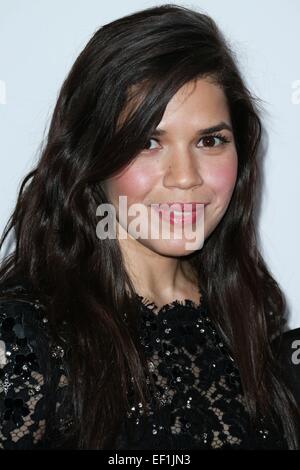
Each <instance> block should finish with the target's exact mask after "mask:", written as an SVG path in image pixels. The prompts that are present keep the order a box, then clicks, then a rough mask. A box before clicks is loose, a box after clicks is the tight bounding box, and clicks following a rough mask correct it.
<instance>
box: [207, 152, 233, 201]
mask: <svg viewBox="0 0 300 470" xmlns="http://www.w3.org/2000/svg"><path fill="white" fill-rule="evenodd" d="M207 175H208V184H209V186H210V187H211V189H212V190H213V192H214V193H215V195H216V196H217V197H218V198H219V199H222V200H223V199H227V198H229V197H230V196H231V195H232V192H233V189H234V186H235V182H236V177H237V159H236V158H231V159H229V160H226V161H224V162H219V164H218V165H216V166H215V167H213V168H210V169H209V171H208V172H207Z"/></svg>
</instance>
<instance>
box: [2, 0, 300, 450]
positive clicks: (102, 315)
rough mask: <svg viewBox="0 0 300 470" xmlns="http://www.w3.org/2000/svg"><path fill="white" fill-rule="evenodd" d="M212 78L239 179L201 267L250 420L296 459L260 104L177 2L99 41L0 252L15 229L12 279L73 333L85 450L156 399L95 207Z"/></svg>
mask: <svg viewBox="0 0 300 470" xmlns="http://www.w3.org/2000/svg"><path fill="white" fill-rule="evenodd" d="M206 77H209V78H211V79H212V80H213V81H214V82H215V83H216V84H218V85H219V86H220V87H222V89H223V91H224V93H225V95H226V98H227V102H228V106H229V111H230V116H231V120H232V125H233V131H234V137H235V142H236V148H237V153H238V174H237V182H236V186H235V189H234V192H233V194H232V199H231V201H230V204H229V207H228V209H227V212H226V214H225V215H224V217H223V218H222V220H221V221H220V223H219V224H218V226H217V227H216V228H215V230H214V231H213V232H212V233H211V234H210V235H209V237H208V238H207V239H206V240H205V243H204V245H203V247H202V249H201V250H199V251H196V252H194V253H192V254H191V255H189V262H190V265H191V267H192V268H193V269H194V270H195V273H196V274H197V278H198V280H199V285H200V286H201V289H202V291H203V292H204V293H205V294H206V298H207V302H208V308H209V312H210V316H211V318H212V320H213V321H214V323H215V326H216V328H217V329H218V330H219V332H220V333H221V335H222V337H223V338H224V341H225V343H226V344H227V346H228V348H229V349H230V351H231V354H232V356H233V357H234V359H235V362H236V364H237V366H238V368H239V371H240V376H241V382H242V387H243V391H244V394H245V399H246V404H247V409H248V412H249V415H250V417H251V420H252V421H253V422H254V421H255V420H256V418H257V413H258V412H259V411H262V412H263V413H264V414H268V415H269V416H271V417H272V419H273V417H274V416H275V417H277V418H279V423H280V425H281V426H282V429H283V431H284V433H285V435H286V438H287V441H288V446H289V448H290V449H296V448H297V446H298V445H299V440H298V439H299V436H297V432H298V431H297V425H296V420H297V419H298V418H299V411H298V409H297V405H296V401H295V398H294V397H293V394H292V392H291V391H290V390H289V389H288V387H287V385H286V384H285V383H284V381H283V378H282V376H281V374H280V368H279V361H278V358H277V357H276V354H274V352H273V350H272V339H273V338H274V337H276V336H278V335H281V334H282V331H283V325H284V321H285V320H284V313H285V299H284V295H283V293H282V291H281V289H280V287H279V285H278V284H277V282H276V281H275V279H274V278H273V277H272V275H271V273H270V271H269V270H268V268H267V266H266V263H265V262H264V260H263V257H262V255H261V254H260V251H259V248H258V243H257V238H256V232H255V223H254V209H255V202H256V197H257V194H258V192H259V184H260V181H259V176H260V174H259V165H258V163H259V155H260V154H259V148H260V143H261V141H262V123H261V118H260V111H259V105H258V99H256V98H255V97H254V96H253V94H251V93H250V91H249V89H248V88H247V86H246V84H245V81H244V79H243V78H242V75H241V72H240V71H239V69H238V65H237V60H236V58H235V57H234V53H233V51H232V50H231V48H230V46H229V44H228V42H227V40H226V39H225V38H224V36H223V34H222V33H221V32H220V30H219V29H218V27H217V25H216V23H215V22H214V20H213V19H211V18H210V17H209V16H207V15H206V14H203V13H200V12H197V11H193V10H190V9H188V8H185V7H182V6H177V5H174V4H165V5H160V6H157V7H151V8H148V9H145V10H142V11H138V12H135V13H134V14H130V15H127V16H125V17H122V18H120V19H117V20H116V21H113V22H111V23H109V24H106V25H104V26H102V27H100V29H98V30H97V31H96V32H95V33H94V34H93V36H92V37H91V39H90V40H89V41H88V43H87V45H86V46H85V47H84V49H83V50H82V52H81V53H80V55H79V56H78V58H77V59H76V61H75V63H74V65H73V66H72V68H71V70H70V72H69V74H68V76H67V77H66V79H65V80H64V82H63V84H62V87H61V89H60V92H59V96H58V99H57V102H56V106H55V109H54V112H53V115H52V119H51V122H50V126H49V131H48V133H47V137H46V139H45V142H44V144H43V146H42V148H41V155H40V157H39V160H38V162H37V164H36V166H35V168H34V169H33V170H32V171H31V172H30V173H29V174H27V176H26V177H25V178H24V179H23V181H22V184H21V187H20V190H19V194H18V199H17V202H16V206H15V208H14V210H13V212H12V215H11V217H10V218H9V220H8V222H7V224H6V227H5V229H4V232H3V235H2V239H1V244H0V247H2V245H3V243H4V240H5V239H6V237H7V235H8V233H9V232H10V231H11V230H12V229H14V232H15V239H16V246H15V249H14V251H13V252H12V253H10V254H9V255H7V256H6V257H5V258H4V260H3V261H2V266H1V271H0V281H1V282H4V281H5V280H7V279H10V278H12V277H13V276H16V275H20V276H23V277H24V278H26V279H27V280H28V281H29V282H30V285H31V286H32V289H33V291H34V292H35V293H37V294H38V295H39V297H40V299H41V300H42V301H43V302H44V304H45V305H46V308H47V315H48V317H49V320H50V322H49V323H50V326H51V329H52V331H53V334H54V336H55V337H56V338H57V341H64V337H63V335H62V333H61V326H62V324H63V322H65V321H67V322H68V324H69V328H70V330H69V333H70V335H69V337H68V346H69V353H70V354H68V356H67V357H68V361H69V362H68V368H69V377H68V379H69V381H70V392H69V393H70V394H71V398H70V399H69V402H71V403H72V406H73V409H72V410H73V411H72V413H73V417H74V426H73V427H72V431H71V435H72V436H73V438H74V439H75V441H76V445H77V446H78V448H83V449H84V448H96V449H105V448H113V445H114V442H115V439H116V435H117V432H118V429H119V426H120V423H121V420H122V418H123V417H124V415H125V413H126V410H127V409H128V403H129V401H128V397H129V396H130V394H131V393H134V394H135V395H136V396H137V397H138V399H139V400H140V401H142V402H143V403H144V404H145V403H146V401H147V390H146V376H147V372H146V362H145V358H144V357H143V353H142V351H141V350H140V349H141V348H140V347H139V343H138V340H137V334H136V333H137V330H136V320H137V319H136V315H137V313H136V305H135V304H134V302H132V299H133V298H134V294H135V290H134V286H133V284H132V282H131V279H130V277H129V275H128V272H127V270H126V265H125V262H124V259H123V256H122V252H121V250H120V246H119V243H118V240H112V239H105V240H104V239H103V240H99V239H98V238H97V237H96V225H97V223H98V221H99V219H98V218H97V216H96V209H97V207H98V206H99V205H100V204H102V203H109V202H110V201H109V200H108V199H107V197H106V194H105V192H104V190H103V188H102V185H101V183H102V182H103V181H105V180H106V179H107V178H110V177H112V175H114V174H117V173H118V172H119V171H120V170H121V169H123V168H125V167H126V166H127V165H128V164H129V162H131V161H132V160H133V159H134V158H135V157H136V156H137V155H138V153H139V152H140V151H141V149H143V148H144V146H145V143H146V142H147V140H148V139H149V138H150V136H151V134H152V132H153V130H154V129H155V128H156V126H157V125H158V124H159V122H160V121H161V118H162V116H163V113H164V110H165V108H166V106H167V104H168V102H169V100H170V99H171V98H172V96H173V95H174V94H175V93H176V91H177V90H179V88H180V87H182V86H183V85H184V84H186V83H187V82H190V81H194V80H197V79H199V78H206ZM125 110H126V111H127V112H126V113H125ZM128 110H130V112H128ZM124 312H126V319H125V320H124ZM274 419H275V418H274Z"/></svg>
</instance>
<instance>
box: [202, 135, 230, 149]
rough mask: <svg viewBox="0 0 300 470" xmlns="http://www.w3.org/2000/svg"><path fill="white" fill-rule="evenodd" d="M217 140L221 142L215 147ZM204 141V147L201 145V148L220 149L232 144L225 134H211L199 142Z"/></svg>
mask: <svg viewBox="0 0 300 470" xmlns="http://www.w3.org/2000/svg"><path fill="white" fill-rule="evenodd" d="M216 139H218V140H219V144H218V145H215V142H216ZM201 141H203V145H200V147H206V148H214V147H219V146H220V145H224V144H227V143H229V142H230V140H229V139H227V138H226V137H225V135H223V134H211V135H205V136H204V137H201V139H200V140H199V142H201Z"/></svg>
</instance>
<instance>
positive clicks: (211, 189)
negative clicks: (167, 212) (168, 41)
mask: <svg viewBox="0 0 300 470" xmlns="http://www.w3.org/2000/svg"><path fill="white" fill-rule="evenodd" d="M215 126H218V127H219V129H218V131H217V132H212V131H207V130H205V129H208V128H212V127H215ZM216 134H218V136H216ZM237 164H238V160H237V151H236V147H235V142H234V137H233V132H232V130H231V120H230V115H229V109H228V105H227V101H226V97H225V95H224V92H223V91H222V89H221V88H220V87H219V86H217V85H215V84H213V83H212V82H210V81H209V80H208V79H199V80H197V82H196V83H193V82H190V83H188V84H186V85H184V86H183V87H182V88H181V89H180V90H179V91H178V92H177V93H176V94H175V95H174V96H173V98H172V99H171V100H170V101H169V103H168V105H167V107H166V109H165V112H164V115H163V117H162V120H161V121H160V123H159V125H158V127H157V128H156V131H155V133H154V134H153V135H152V136H151V139H150V140H149V141H148V143H147V146H146V148H145V149H143V150H142V151H141V152H140V153H139V154H138V155H137V157H136V158H135V159H134V160H133V161H132V162H131V163H130V165H129V166H127V167H126V168H125V170H124V169H123V170H122V171H121V172H120V173H119V174H118V175H117V176H114V177H112V178H110V179H107V180H106V181H105V182H104V185H103V188H104V190H105V191H106V194H107V196H108V199H109V200H110V202H111V203H112V204H113V205H114V207H115V209H116V215H117V222H118V223H117V227H118V229H119V230H120V232H119V233H122V236H128V234H129V235H132V233H133V232H132V231H131V229H130V228H129V227H128V225H130V222H131V221H132V220H133V219H136V215H135V216H128V220H127V225H126V223H124V222H123V220H120V211H119V209H120V207H119V196H126V204H127V215H128V210H129V208H130V206H131V205H132V204H136V203H139V204H142V205H144V206H145V207H146V213H145V214H144V216H142V218H140V221H141V222H142V223H141V225H142V227H140V228H141V233H142V234H143V235H142V237H143V238H136V237H134V243H137V244H139V243H140V244H142V245H143V246H144V247H145V248H148V249H150V250H152V251H155V252H156V253H159V254H161V255H165V256H183V255H186V254H189V253H190V251H188V250H187V242H189V241H190V238H189V239H188V238H186V237H185V236H184V235H185V234H184V230H183V227H185V228H191V226H194V224H195V222H190V221H188V220H187V219H186V220H185V219H184V220H183V222H182V219H180V217H179V219H176V217H175V222H176V220H177V221H178V220H179V221H180V224H178V223H175V224H172V223H171V224H169V223H168V222H166V221H164V220H161V222H160V223H162V224H168V227H170V233H171V238H170V237H169V238H168V239H163V237H162V236H161V233H162V232H161V231H160V236H159V237H158V238H153V237H151V233H150V227H151V224H152V225H153V223H154V222H153V220H154V219H153V214H154V212H155V211H153V210H152V209H151V207H150V206H151V205H152V204H159V203H160V204H162V203H175V202H183V203H187V202H194V203H201V204H205V206H203V205H202V206H200V208H201V209H203V212H201V210H200V213H199V214H200V215H201V214H202V215H203V216H204V218H203V225H200V226H201V227H203V241H204V240H205V239H206V238H207V236H208V235H209V234H210V233H211V232H212V231H213V230H214V228H215V227H216V226H217V225H218V223H219V222H220V220H221V219H222V217H223V215H224V213H225V211H226V209H227V207H228V205H229V202H230V199H231V196H232V193H233V190H234V186H235V182H236V176H237ZM177 209H178V207H177ZM188 209H190V208H188ZM179 215H180V214H179ZM156 220H157V219H156ZM147 223H148V226H147ZM182 224H183V225H182ZM179 225H180V229H181V233H182V236H181V238H179V239H174V238H173V237H172V232H174V231H175V230H177V231H178V227H179ZM164 226H165V225H164ZM146 227H148V228H147V233H146ZM144 236H145V238H144ZM128 238H129V239H130V238H131V237H130V236H129V237H128ZM195 249H198V248H195Z"/></svg>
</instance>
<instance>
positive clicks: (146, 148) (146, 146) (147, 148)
mask: <svg viewBox="0 0 300 470" xmlns="http://www.w3.org/2000/svg"><path fill="white" fill-rule="evenodd" d="M151 140H153V141H154V142H158V141H157V140H156V139H154V138H153V137H152V138H151V139H148V140H147V142H146V145H145V147H144V150H153V148H149V147H148V143H149V142H151Z"/></svg>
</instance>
